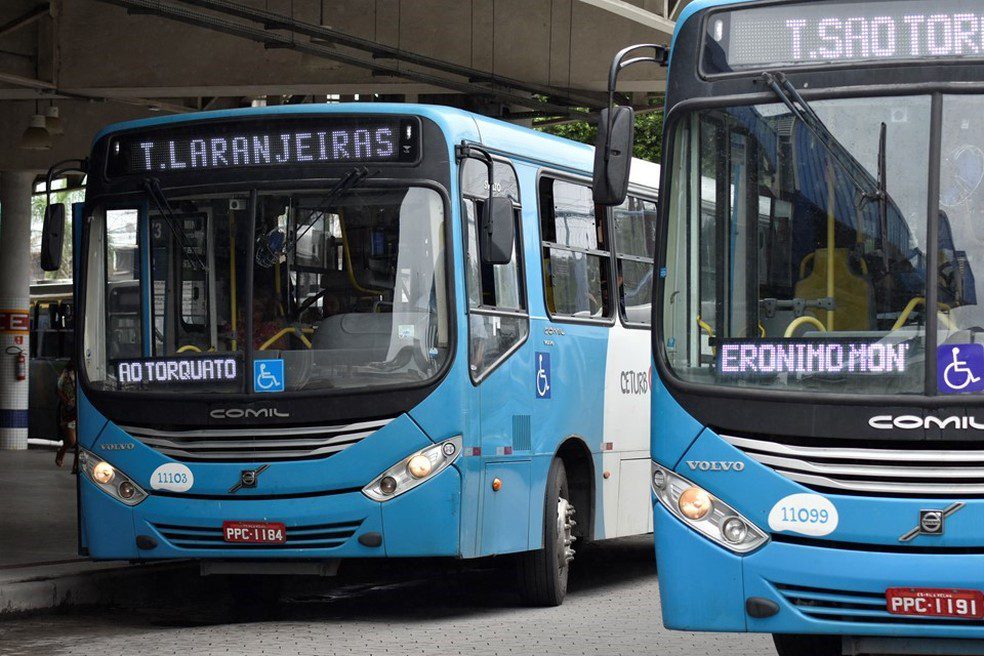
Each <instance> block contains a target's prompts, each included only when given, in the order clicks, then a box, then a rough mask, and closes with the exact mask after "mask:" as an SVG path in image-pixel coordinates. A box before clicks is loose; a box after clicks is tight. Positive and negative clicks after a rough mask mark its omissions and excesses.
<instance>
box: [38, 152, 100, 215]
mask: <svg viewBox="0 0 984 656" xmlns="http://www.w3.org/2000/svg"><path fill="white" fill-rule="evenodd" d="M69 164H71V165H72V166H66V165H69ZM73 171H74V172H78V173H81V174H82V175H88V173H89V160H88V159H64V160H62V161H60V162H55V163H54V164H52V165H51V168H49V169H48V172H47V173H46V174H45V185H44V191H45V205H51V181H52V180H54V179H55V178H56V177H58V176H59V175H61V174H62V173H70V172H73Z"/></svg>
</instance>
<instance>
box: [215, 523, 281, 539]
mask: <svg viewBox="0 0 984 656" xmlns="http://www.w3.org/2000/svg"><path fill="white" fill-rule="evenodd" d="M222 538H223V539H224V540H225V541H226V542H238V543H241V544H283V543H284V542H287V527H286V526H284V525H283V523H281V522H222Z"/></svg>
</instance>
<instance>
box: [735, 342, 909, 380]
mask: <svg viewBox="0 0 984 656" xmlns="http://www.w3.org/2000/svg"><path fill="white" fill-rule="evenodd" d="M910 346H911V344H909V343H908V342H899V343H894V344H893V343H882V342H878V341H875V340H857V341H848V342H831V341H827V340H821V339H785V340H776V341H770V340H740V339H736V340H725V339H720V340H717V370H718V373H719V374H720V375H721V376H725V377H730V378H760V377H773V376H777V375H784V374H790V375H797V376H798V375H812V376H843V375H864V374H901V373H905V372H906V370H907V369H908V366H909V347H910Z"/></svg>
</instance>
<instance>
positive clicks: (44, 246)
mask: <svg viewBox="0 0 984 656" xmlns="http://www.w3.org/2000/svg"><path fill="white" fill-rule="evenodd" d="M64 243H65V204H64V203H49V204H48V206H47V207H45V208H44V225H43V227H42V230H41V268H42V269H44V270H45V271H57V270H58V269H60V268H61V263H62V248H63V246H64Z"/></svg>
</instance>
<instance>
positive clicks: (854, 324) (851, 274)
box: [794, 248, 875, 330]
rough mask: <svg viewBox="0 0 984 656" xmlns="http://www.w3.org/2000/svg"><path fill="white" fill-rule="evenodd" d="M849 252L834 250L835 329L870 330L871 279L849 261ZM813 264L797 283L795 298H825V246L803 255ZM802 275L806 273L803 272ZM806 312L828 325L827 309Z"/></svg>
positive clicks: (872, 324)
mask: <svg viewBox="0 0 984 656" xmlns="http://www.w3.org/2000/svg"><path fill="white" fill-rule="evenodd" d="M851 254H852V251H851V250H850V249H847V248H837V249H834V299H835V300H836V303H837V306H836V310H835V312H834V329H835V330H872V329H874V327H875V289H874V285H873V284H872V283H871V279H870V278H869V277H868V276H867V275H866V274H865V273H864V272H863V271H860V270H859V267H858V266H856V265H854V264H853V263H852V262H851ZM807 260H810V262H809V264H812V269H811V270H810V271H809V272H803V274H801V275H803V277H802V278H801V279H800V281H799V282H797V283H796V288H795V291H794V296H795V298H798V299H803V300H817V299H821V298H826V297H827V249H826V248H818V249H817V250H816V251H814V252H813V253H811V254H809V255H807V256H806V258H804V266H803V269H806V268H807V267H806V266H805V265H806V264H807ZM804 274H805V275H804ZM806 313H807V314H809V315H810V316H813V317H815V318H817V319H819V320H820V321H822V322H823V323H824V324H825V325H828V323H829V322H828V321H827V311H826V310H821V309H817V308H809V309H807V310H806Z"/></svg>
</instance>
